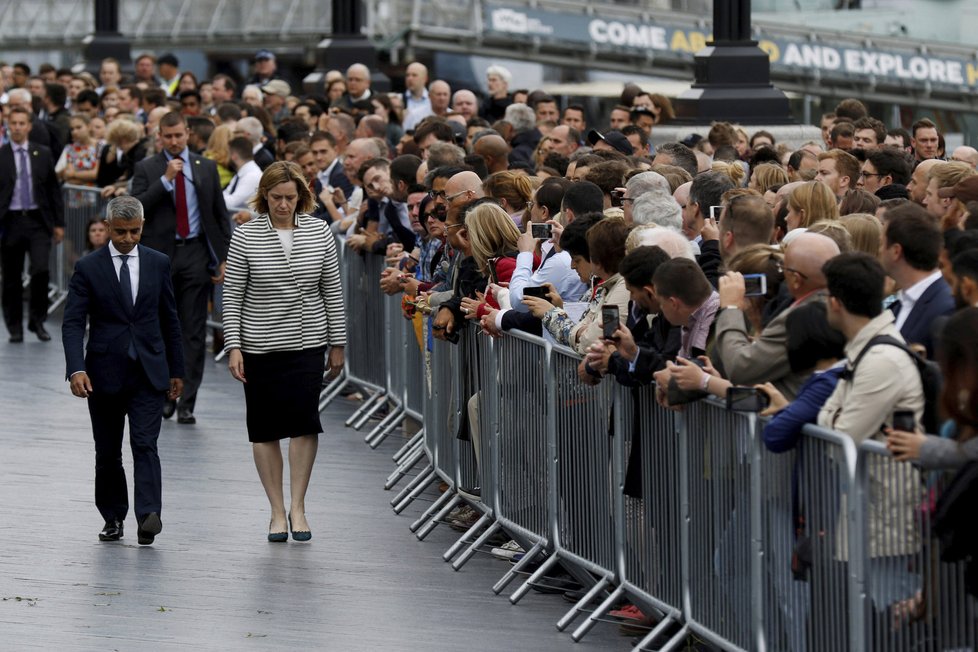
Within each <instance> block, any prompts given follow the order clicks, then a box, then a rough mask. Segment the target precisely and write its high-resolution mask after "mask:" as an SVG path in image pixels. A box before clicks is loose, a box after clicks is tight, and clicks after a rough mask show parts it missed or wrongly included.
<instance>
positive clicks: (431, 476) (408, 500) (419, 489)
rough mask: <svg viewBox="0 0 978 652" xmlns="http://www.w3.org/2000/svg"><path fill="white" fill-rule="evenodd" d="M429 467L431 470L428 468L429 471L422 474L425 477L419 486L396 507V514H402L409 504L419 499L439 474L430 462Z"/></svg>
mask: <svg viewBox="0 0 978 652" xmlns="http://www.w3.org/2000/svg"><path fill="white" fill-rule="evenodd" d="M428 469H431V470H430V471H427V469H426V471H427V472H425V473H422V474H421V475H422V476H423V477H424V479H423V480H422V481H421V482H420V483H418V486H416V487H415V488H414V490H413V491H411V493H409V494H408V497H407V498H405V499H404V502H401V503H398V505H397V506H396V507H394V513H395V514H400V513H401V512H403V511H404V510H405V508H407V506H408V505H410V504H411V503H413V502H414V501H415V500H417V498H418V496H420V495H421V494H422V493H423V492H424V490H425V489H427V488H428V485H430V484H431V482H432V481H433V480H434V479H435V478H437V477H438V475H437V474H436V473H435V469H434V468H433V467H432V466H431V465H430V464H429V465H428Z"/></svg>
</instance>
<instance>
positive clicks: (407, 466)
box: [384, 448, 424, 491]
mask: <svg viewBox="0 0 978 652" xmlns="http://www.w3.org/2000/svg"><path fill="white" fill-rule="evenodd" d="M423 457H424V448H420V449H419V450H417V451H415V452H414V453H412V454H411V455H409V456H408V458H407V459H406V460H404V462H403V463H402V464H401V465H400V466H398V467H397V468H396V469H394V471H393V472H392V473H391V474H390V475H389V476H387V482H385V483H384V491H390V490H391V488H393V487H394V485H396V484H397V483H398V482H400V481H401V478H403V477H404V476H406V475H407V472H408V471H410V470H411V469H413V468H414V465H415V464H417V463H418V462H420V461H421V458H423Z"/></svg>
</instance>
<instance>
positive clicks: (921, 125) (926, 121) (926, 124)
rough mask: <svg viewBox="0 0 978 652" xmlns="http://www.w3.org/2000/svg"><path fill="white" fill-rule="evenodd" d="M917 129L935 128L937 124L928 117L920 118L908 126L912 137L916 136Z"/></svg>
mask: <svg viewBox="0 0 978 652" xmlns="http://www.w3.org/2000/svg"><path fill="white" fill-rule="evenodd" d="M918 129H937V125H936V124H935V123H934V121H933V120H931V119H930V118H921V119H920V120H918V121H917V122H915V123H913V126H912V127H910V133H911V134H913V137H914V138H916V137H917V130H918Z"/></svg>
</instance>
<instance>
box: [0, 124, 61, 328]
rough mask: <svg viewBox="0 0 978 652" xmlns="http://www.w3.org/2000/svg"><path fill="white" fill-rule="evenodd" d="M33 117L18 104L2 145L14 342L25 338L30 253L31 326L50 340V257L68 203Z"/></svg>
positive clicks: (6, 309)
mask: <svg viewBox="0 0 978 652" xmlns="http://www.w3.org/2000/svg"><path fill="white" fill-rule="evenodd" d="M32 121H33V116H32V115H31V112H30V111H29V110H27V109H25V108H23V107H13V108H11V109H10V111H9V115H8V117H7V133H8V135H9V136H10V142H9V143H7V144H6V145H4V146H3V147H0V178H2V179H5V180H6V181H7V182H6V183H2V184H0V234H2V235H0V257H2V259H3V316H4V320H5V321H6V323H7V330H8V331H10V341H11V342H23V341H24V324H23V321H24V295H23V286H22V285H21V273H22V272H23V270H24V258H25V256H27V255H28V254H29V255H30V261H31V266H30V272H31V284H30V309H29V312H28V321H27V328H28V329H29V330H31V331H33V332H34V333H36V334H37V337H38V339H40V340H41V341H43V342H47V341H48V340H50V339H51V336H50V335H49V334H48V332H47V331H46V330H45V329H44V320H45V319H47V315H48V280H49V277H50V272H49V269H48V260H49V258H50V254H51V240H52V238H53V239H54V242H56V243H57V242H61V239H62V238H63V237H64V233H65V229H64V225H65V222H64V205H63V203H62V201H61V187H60V185H59V184H58V177H57V175H56V174H55V172H54V157H53V155H52V154H51V150H50V149H48V148H47V147H45V146H43V145H38V144H37V143H32V142H30V141H29V140H28V134H30V132H31V123H32Z"/></svg>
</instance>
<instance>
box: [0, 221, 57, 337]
mask: <svg viewBox="0 0 978 652" xmlns="http://www.w3.org/2000/svg"><path fill="white" fill-rule="evenodd" d="M36 213H37V212H36V211H29V212H27V213H19V214H17V215H11V216H9V217H8V219H7V228H6V232H5V233H4V234H3V240H2V241H0V258H2V260H3V268H2V269H3V317H4V321H5V322H6V323H7V330H8V331H10V334H11V335H17V334H20V333H23V331H24V288H23V285H22V282H21V274H22V273H23V271H24V259H25V258H26V257H27V256H30V263H31V265H30V275H31V284H30V309H29V312H28V320H29V321H30V323H36V324H43V323H44V320H45V319H47V316H48V281H49V280H50V271H49V259H50V256H51V234H50V233H49V232H48V230H47V228H46V227H45V225H44V223H43V220H42V218H41V216H40V214H36Z"/></svg>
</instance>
